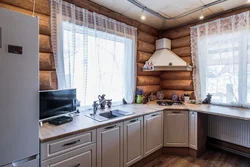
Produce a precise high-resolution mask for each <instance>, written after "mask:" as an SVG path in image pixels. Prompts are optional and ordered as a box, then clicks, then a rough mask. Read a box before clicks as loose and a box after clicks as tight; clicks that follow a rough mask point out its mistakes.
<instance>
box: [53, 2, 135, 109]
mask: <svg viewBox="0 0 250 167" xmlns="http://www.w3.org/2000/svg"><path fill="white" fill-rule="evenodd" d="M51 33H52V34H51V36H52V46H53V53H54V58H55V63H56V71H57V77H58V87H59V89H64V88H77V96H78V99H79V100H80V102H81V105H82V106H90V105H91V104H92V103H93V101H94V100H97V96H98V95H99V94H106V97H107V98H112V99H113V104H114V103H117V104H121V103H122V100H123V98H124V99H125V100H126V102H128V103H132V102H133V100H134V92H135V83H136V81H135V76H136V75H135V74H136V69H135V67H136V66H135V60H136V56H135V55H136V36H137V30H136V28H134V27H131V26H128V25H126V24H124V23H121V22H118V21H116V20H113V19H110V18H107V17H105V16H103V15H100V14H97V13H93V12H89V11H88V10H85V9H83V8H79V7H76V6H75V5H73V4H70V3H67V2H64V1H61V0H51Z"/></svg>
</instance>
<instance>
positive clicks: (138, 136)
mask: <svg viewBox="0 0 250 167" xmlns="http://www.w3.org/2000/svg"><path fill="white" fill-rule="evenodd" d="M142 158H143V117H139V118H134V119H131V120H128V121H125V122H124V167H128V166H130V165H132V164H134V163H135V162H137V161H139V160H141V159H142Z"/></svg>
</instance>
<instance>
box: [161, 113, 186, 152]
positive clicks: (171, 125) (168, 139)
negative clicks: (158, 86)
mask: <svg viewBox="0 0 250 167" xmlns="http://www.w3.org/2000/svg"><path fill="white" fill-rule="evenodd" d="M188 145H189V143H188V111H178V110H175V111H164V146H167V147H188Z"/></svg>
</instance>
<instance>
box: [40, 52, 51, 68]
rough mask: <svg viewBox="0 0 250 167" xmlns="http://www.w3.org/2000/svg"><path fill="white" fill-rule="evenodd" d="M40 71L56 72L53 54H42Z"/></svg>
mask: <svg viewBox="0 0 250 167" xmlns="http://www.w3.org/2000/svg"><path fill="white" fill-rule="evenodd" d="M39 65H40V70H55V64H54V58H53V53H40V57H39Z"/></svg>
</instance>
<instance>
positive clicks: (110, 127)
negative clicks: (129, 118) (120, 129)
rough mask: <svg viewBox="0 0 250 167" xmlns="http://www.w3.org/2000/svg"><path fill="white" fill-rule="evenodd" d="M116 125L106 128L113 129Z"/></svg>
mask: <svg viewBox="0 0 250 167" xmlns="http://www.w3.org/2000/svg"><path fill="white" fill-rule="evenodd" d="M114 127H116V125H113V126H109V127H106V128H105V129H112V128H114Z"/></svg>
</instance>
